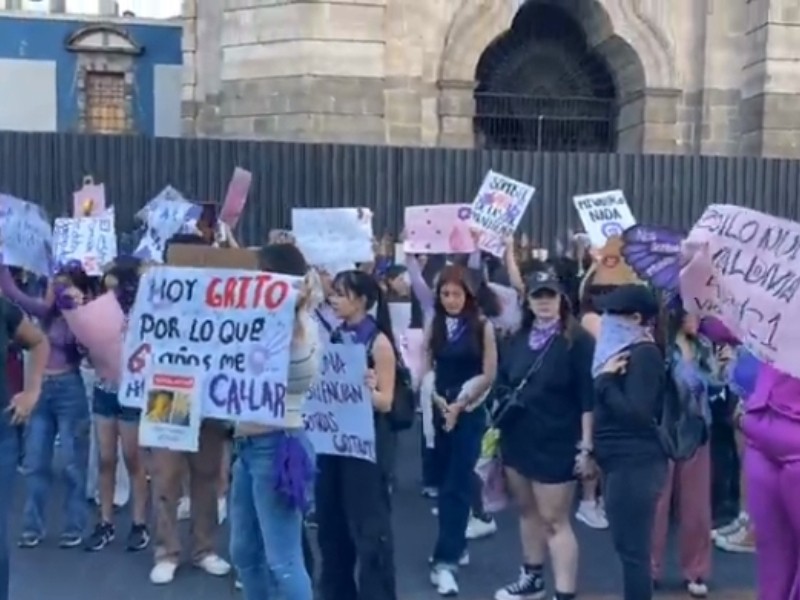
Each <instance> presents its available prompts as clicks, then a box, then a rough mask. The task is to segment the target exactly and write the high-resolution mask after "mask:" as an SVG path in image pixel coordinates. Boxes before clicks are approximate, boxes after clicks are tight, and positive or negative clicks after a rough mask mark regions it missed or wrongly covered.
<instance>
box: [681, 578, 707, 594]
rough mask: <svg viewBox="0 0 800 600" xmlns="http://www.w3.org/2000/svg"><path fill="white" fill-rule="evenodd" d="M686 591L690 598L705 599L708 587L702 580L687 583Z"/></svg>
mask: <svg viewBox="0 0 800 600" xmlns="http://www.w3.org/2000/svg"><path fill="white" fill-rule="evenodd" d="M686 591H687V592H689V595H690V596H691V597H692V598H706V597H707V596H708V586H707V585H706V583H705V582H704V581H703V580H702V579H697V580H695V581H690V582H688V583H687V584H686Z"/></svg>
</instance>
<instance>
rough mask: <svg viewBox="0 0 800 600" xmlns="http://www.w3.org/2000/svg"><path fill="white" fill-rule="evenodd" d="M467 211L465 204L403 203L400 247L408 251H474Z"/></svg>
mask: <svg viewBox="0 0 800 600" xmlns="http://www.w3.org/2000/svg"><path fill="white" fill-rule="evenodd" d="M470 214H471V209H470V205H469V204H438V205H435V206H409V207H407V208H406V211H405V233H406V239H405V242H404V243H403V251H404V252H407V253H409V254H451V253H452V254H469V253H470V252H474V251H475V249H476V247H475V240H474V239H473V237H472V232H471V231H470Z"/></svg>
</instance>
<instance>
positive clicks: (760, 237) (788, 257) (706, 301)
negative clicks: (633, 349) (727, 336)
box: [681, 205, 800, 377]
mask: <svg viewBox="0 0 800 600" xmlns="http://www.w3.org/2000/svg"><path fill="white" fill-rule="evenodd" d="M687 241H688V242H690V243H691V244H692V245H693V246H694V247H695V255H694V258H693V259H692V260H691V261H690V263H689V264H688V265H687V266H686V267H685V268H684V269H683V271H682V272H681V296H682V298H683V302H684V306H685V308H686V310H687V311H689V312H691V313H692V314H696V315H699V316H713V317H717V318H718V319H719V320H720V321H722V323H723V324H724V325H725V326H726V327H727V328H728V329H729V330H730V331H731V333H732V334H733V335H735V336H736V337H737V338H738V339H739V340H740V341H741V342H742V344H744V345H745V347H746V348H747V349H748V350H750V352H752V353H753V354H755V355H756V356H757V357H758V358H759V359H761V360H763V361H765V362H767V363H770V364H772V365H773V366H774V367H775V368H777V369H779V370H781V371H783V372H785V373H788V374H790V375H792V376H794V377H800V362H798V361H797V358H796V356H795V354H794V351H795V349H796V348H797V347H798V343H799V342H800V300H798V297H797V291H798V289H800V273H799V271H800V269H798V267H797V265H798V264H799V263H798V258H799V257H800V224H798V223H794V222H792V221H787V220H786V219H781V218H778V217H773V216H769V215H765V214H763V213H760V212H758V211H755V210H751V209H747V208H742V207H739V206H729V205H712V206H709V207H708V208H707V209H706V210H705V212H704V213H703V215H702V216H701V217H700V220H698V221H697V223H695V225H694V227H693V228H692V231H691V232H690V234H689V238H688V240H687Z"/></svg>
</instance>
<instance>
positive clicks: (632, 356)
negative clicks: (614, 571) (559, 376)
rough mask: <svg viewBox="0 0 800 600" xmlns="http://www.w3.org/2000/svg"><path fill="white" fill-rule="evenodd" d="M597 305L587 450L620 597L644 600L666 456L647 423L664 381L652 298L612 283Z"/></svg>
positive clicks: (648, 593) (649, 588)
mask: <svg viewBox="0 0 800 600" xmlns="http://www.w3.org/2000/svg"><path fill="white" fill-rule="evenodd" d="M597 304H598V308H599V309H600V310H601V311H602V313H603V315H602V317H601V326H600V337H599V339H598V341H597V347H596V349H595V355H594V361H593V365H592V373H593V375H594V377H595V392H596V394H595V409H594V429H595V435H594V450H595V456H596V457H597V462H598V465H599V466H600V468H601V469H602V470H603V473H604V474H605V488H606V492H605V498H606V514H607V515H608V521H609V525H610V527H611V536H612V539H613V541H614V547H615V549H616V551H617V554H618V555H619V557H620V560H621V562H622V572H623V580H624V588H625V592H624V598H625V600H650V599H651V598H652V597H653V581H652V578H651V571H650V547H651V544H650V542H651V532H652V530H653V519H654V516H655V510H656V503H657V501H658V497H659V494H660V492H661V489H662V487H663V485H664V480H665V477H666V472H667V458H666V455H665V453H664V451H663V449H662V447H661V444H660V443H659V440H658V437H657V434H656V429H655V427H654V425H653V424H654V422H655V421H656V420H657V419H658V417H659V415H660V413H661V407H662V397H663V394H664V387H665V382H666V367H665V362H664V354H663V353H662V351H661V349H660V348H659V347H658V345H657V344H656V342H655V337H654V328H655V325H656V322H657V316H658V313H659V306H658V300H657V299H656V297H655V295H654V294H653V293H652V292H651V291H650V290H649V289H648V288H647V287H645V286H643V285H637V284H627V285H621V286H619V287H617V288H616V289H615V290H614V291H611V292H609V293H607V294H605V295H604V296H602V297H601V298H599V299H598V301H597Z"/></svg>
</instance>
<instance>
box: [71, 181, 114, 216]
mask: <svg viewBox="0 0 800 600" xmlns="http://www.w3.org/2000/svg"><path fill="white" fill-rule="evenodd" d="M104 212H106V186H105V184H103V183H95V182H94V178H93V177H92V176H91V175H87V176H86V177H84V178H83V186H82V187H81V189H79V190H76V191H75V192H73V193H72V216H73V217H75V218H79V217H99V216H101V215H102V214H103V213H104Z"/></svg>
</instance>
